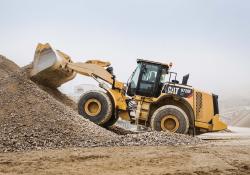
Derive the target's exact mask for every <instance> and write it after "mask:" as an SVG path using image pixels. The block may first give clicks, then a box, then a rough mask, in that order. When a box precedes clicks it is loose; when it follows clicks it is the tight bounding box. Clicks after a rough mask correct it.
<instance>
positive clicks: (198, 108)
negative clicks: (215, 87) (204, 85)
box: [196, 92, 202, 118]
mask: <svg viewBox="0 0 250 175" xmlns="http://www.w3.org/2000/svg"><path fill="white" fill-rule="evenodd" d="M201 108H202V93H200V92H196V117H197V118H199V117H201Z"/></svg>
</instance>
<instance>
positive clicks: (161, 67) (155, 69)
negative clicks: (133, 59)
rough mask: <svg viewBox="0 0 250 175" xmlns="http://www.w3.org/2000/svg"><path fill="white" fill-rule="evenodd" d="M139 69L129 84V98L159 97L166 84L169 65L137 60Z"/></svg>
mask: <svg viewBox="0 0 250 175" xmlns="http://www.w3.org/2000/svg"><path fill="white" fill-rule="evenodd" d="M137 64H138V66H137V68H136V69H135V71H134V72H133V73H132V75H131V77H130V79H129V80H128V84H127V87H128V89H127V94H128V95H129V96H134V95H140V96H146V97H158V96H159V95H160V94H161V89H162V87H163V85H164V83H165V77H166V75H167V74H168V71H169V67H170V66H169V65H167V64H162V63H158V62H153V61H147V60H141V59H138V60H137Z"/></svg>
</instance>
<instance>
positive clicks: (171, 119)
mask: <svg viewBox="0 0 250 175" xmlns="http://www.w3.org/2000/svg"><path fill="white" fill-rule="evenodd" d="M179 126H180V123H179V121H178V119H177V118H176V116H174V115H167V116H165V117H163V119H162V120H161V128H162V129H163V130H168V131H170V132H175V131H176V130H177V129H178V128H179Z"/></svg>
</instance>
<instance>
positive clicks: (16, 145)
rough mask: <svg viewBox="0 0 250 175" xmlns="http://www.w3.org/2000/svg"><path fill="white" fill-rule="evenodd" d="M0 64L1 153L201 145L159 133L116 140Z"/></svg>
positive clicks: (8, 63) (19, 71)
mask: <svg viewBox="0 0 250 175" xmlns="http://www.w3.org/2000/svg"><path fill="white" fill-rule="evenodd" d="M0 63H1V64H0V72H1V74H0V75H1V77H0V107H1V108H0V152H6V151H20V150H31V149H44V148H63V147H96V146H130V145H176V144H179V143H180V142H182V143H183V144H195V143H198V142H199V141H200V140H199V139H197V138H192V137H189V136H184V135H182V136H180V135H178V134H171V133H159V132H150V133H144V134H131V133H129V132H127V133H125V132H124V131H121V132H123V133H124V134H126V135H121V136H118V135H117V134H115V133H113V132H111V131H108V130H106V129H104V128H102V127H99V126H97V125H95V124H94V123H92V122H90V121H89V120H86V119H84V118H83V117H81V116H79V115H78V114H77V112H76V111H75V110H73V109H72V108H70V107H68V106H71V105H69V104H68V106H67V105H65V104H67V102H66V101H67V99H68V98H67V97H66V96H63V95H62V94H61V93H60V92H59V91H57V90H51V89H48V88H46V87H42V88H41V86H38V85H37V84H35V83H34V82H32V81H31V80H29V78H28V77H27V75H26V72H25V71H24V70H23V69H20V68H19V67H18V66H17V65H16V64H15V63H13V62H11V61H9V60H7V59H6V58H4V57H0ZM44 90H45V91H44ZM46 91H48V92H49V93H48V92H46ZM50 94H51V95H50ZM54 97H55V98H54ZM61 102H63V103H61ZM74 105H75V104H73V106H74ZM116 130H117V128H116ZM118 130H119V128H118ZM117 132H118V131H117Z"/></svg>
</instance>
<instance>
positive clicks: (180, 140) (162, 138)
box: [117, 131, 202, 146]
mask: <svg viewBox="0 0 250 175" xmlns="http://www.w3.org/2000/svg"><path fill="white" fill-rule="evenodd" d="M199 143H202V140H201V139H199V138H197V137H192V136H187V135H183V134H174V133H170V132H157V131H151V132H143V133H137V134H127V135H125V136H121V137H120V142H118V143H117V145H120V146H140V145H147V146H163V145H173V146H176V145H190V144H199Z"/></svg>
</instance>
